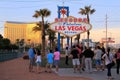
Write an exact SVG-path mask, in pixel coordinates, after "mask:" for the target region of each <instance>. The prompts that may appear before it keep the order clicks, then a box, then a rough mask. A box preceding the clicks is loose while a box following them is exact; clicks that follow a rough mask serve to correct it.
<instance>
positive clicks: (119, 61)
mask: <svg viewBox="0 0 120 80" xmlns="http://www.w3.org/2000/svg"><path fill="white" fill-rule="evenodd" d="M115 58H116V67H117V68H116V72H117V74H119V67H120V48H119V49H118V51H117V53H116V54H115Z"/></svg>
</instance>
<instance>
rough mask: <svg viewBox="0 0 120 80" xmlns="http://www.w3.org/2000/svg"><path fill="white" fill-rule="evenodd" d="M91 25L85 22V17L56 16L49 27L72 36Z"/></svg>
mask: <svg viewBox="0 0 120 80" xmlns="http://www.w3.org/2000/svg"><path fill="white" fill-rule="evenodd" d="M91 28H92V26H91V25H90V24H88V23H87V19H86V18H85V19H82V18H75V17H71V16H70V17H68V18H60V19H58V18H56V19H55V22H54V23H52V24H51V25H50V29H51V30H53V31H57V32H59V33H62V34H64V35H66V36H68V37H73V36H75V35H77V34H81V33H83V32H86V31H88V30H90V29H91Z"/></svg>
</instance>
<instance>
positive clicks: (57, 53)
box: [54, 48, 60, 73]
mask: <svg viewBox="0 0 120 80" xmlns="http://www.w3.org/2000/svg"><path fill="white" fill-rule="evenodd" d="M59 61H60V52H59V51H58V48H55V52H54V65H55V68H56V70H55V73H58V71H59Z"/></svg>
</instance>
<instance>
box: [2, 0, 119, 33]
mask: <svg viewBox="0 0 120 80" xmlns="http://www.w3.org/2000/svg"><path fill="white" fill-rule="evenodd" d="M63 1H64V6H69V10H70V14H69V15H71V16H75V17H85V16H83V15H80V14H78V12H79V10H80V8H84V6H89V5H91V8H92V9H95V10H96V12H95V13H94V14H93V15H90V21H91V24H92V26H93V28H92V29H104V28H105V21H106V19H105V18H106V14H107V17H108V18H107V21H108V24H107V25H108V28H119V26H120V0H0V33H3V30H4V28H3V27H4V22H5V21H19V22H35V21H39V20H41V18H38V19H35V18H33V17H32V16H33V14H34V13H35V11H36V10H39V9H43V8H47V9H49V10H50V11H51V16H50V17H48V18H46V20H47V21H49V22H52V21H54V18H56V17H57V16H58V15H57V6H62V5H63Z"/></svg>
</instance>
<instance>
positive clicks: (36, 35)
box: [4, 21, 41, 44]
mask: <svg viewBox="0 0 120 80" xmlns="http://www.w3.org/2000/svg"><path fill="white" fill-rule="evenodd" d="M35 26H36V23H35V22H32V23H24V22H12V21H6V22H5V24H4V38H8V39H10V41H11V43H13V44H14V43H16V41H17V40H24V42H25V43H26V44H30V43H34V44H40V43H41V31H38V32H34V31H33V30H32V29H33V27H35Z"/></svg>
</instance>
